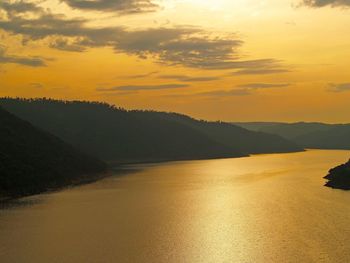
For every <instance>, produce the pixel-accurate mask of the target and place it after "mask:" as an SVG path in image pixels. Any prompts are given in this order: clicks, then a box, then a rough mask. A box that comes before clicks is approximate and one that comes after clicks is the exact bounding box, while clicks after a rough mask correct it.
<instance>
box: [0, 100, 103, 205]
mask: <svg viewBox="0 0 350 263" xmlns="http://www.w3.org/2000/svg"><path fill="white" fill-rule="evenodd" d="M105 168H106V166H105V164H104V163H103V162H101V161H98V160H96V159H95V158H92V157H89V156H87V155H85V154H83V153H80V152H78V151H77V150H75V149H74V148H73V147H72V146H70V145H68V144H66V143H64V142H63V141H61V140H60V139H58V138H57V137H55V136H53V135H50V134H48V133H46V132H43V131H41V130H39V129H37V128H35V127H34V126H32V125H31V124H30V123H28V122H27V121H23V120H21V119H19V118H17V117H15V116H14V115H12V114H10V113H8V112H7V111H5V110H4V109H2V108H1V107H0V199H1V197H10V196H22V195H28V194H34V193H39V192H42V191H45V190H47V189H54V188H57V187H61V186H65V185H67V184H71V183H77V182H79V181H82V180H87V179H88V178H92V177H95V176H96V175H97V173H101V172H104V171H105Z"/></svg>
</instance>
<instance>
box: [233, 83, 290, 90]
mask: <svg viewBox="0 0 350 263" xmlns="http://www.w3.org/2000/svg"><path fill="white" fill-rule="evenodd" d="M288 86H290V84H289V83H248V84H242V85H238V86H237V87H238V88H246V89H267V88H284V87H288Z"/></svg>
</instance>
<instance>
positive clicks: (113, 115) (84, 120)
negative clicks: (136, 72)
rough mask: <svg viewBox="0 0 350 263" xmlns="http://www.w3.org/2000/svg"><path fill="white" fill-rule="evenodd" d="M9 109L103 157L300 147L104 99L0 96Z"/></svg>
mask: <svg viewBox="0 0 350 263" xmlns="http://www.w3.org/2000/svg"><path fill="white" fill-rule="evenodd" d="M0 105H2V106H3V107H4V108H6V109H7V110H8V111H10V112H12V113H13V114H15V115H17V116H19V117H21V118H23V119H25V120H28V121H29V122H31V123H33V124H34V125H36V126H38V127H40V128H42V129H44V130H46V131H49V132H50V133H52V134H55V135H56V136H58V137H60V138H62V139H63V140H65V141H66V142H69V143H71V144H72V145H74V146H76V147H78V148H79V149H81V150H83V151H86V152H88V153H90V154H95V155H97V156H98V157H100V158H102V159H104V160H107V161H119V162H128V161H130V162H133V161H152V160H180V159H202V158H219V157H240V156H246V155H248V154H251V153H272V152H291V151H300V150H302V149H301V148H300V147H298V146H296V145H295V144H294V143H292V142H290V141H288V140H286V139H283V138H281V137H279V136H275V135H268V134H264V133H256V132H252V131H248V130H246V129H243V128H240V127H237V126H235V125H232V124H228V123H221V122H206V121H199V120H195V119H192V118H190V117H188V116H185V115H180V114H176V113H164V112H154V111H128V110H124V109H121V108H117V107H114V106H111V105H108V104H105V103H97V102H84V101H59V100H51V99H29V100H28V99H11V98H2V99H0Z"/></svg>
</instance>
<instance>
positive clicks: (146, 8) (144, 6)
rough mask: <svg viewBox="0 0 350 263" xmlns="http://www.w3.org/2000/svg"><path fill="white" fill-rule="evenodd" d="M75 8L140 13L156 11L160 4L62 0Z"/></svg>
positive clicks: (147, 0)
mask: <svg viewBox="0 0 350 263" xmlns="http://www.w3.org/2000/svg"><path fill="white" fill-rule="evenodd" d="M61 1H63V2H65V3H66V4H67V5H69V6H70V7H72V8H74V9H81V10H89V11H100V12H117V13H120V14H138V13H146V12H154V11H156V10H158V8H159V6H158V5H157V4H155V3H153V2H152V1H150V0H93V1H92V0H61Z"/></svg>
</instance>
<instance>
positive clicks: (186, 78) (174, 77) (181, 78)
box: [158, 75, 220, 82]
mask: <svg viewBox="0 0 350 263" xmlns="http://www.w3.org/2000/svg"><path fill="white" fill-rule="evenodd" d="M158 77H159V78H161V79H172V80H178V81H183V82H206V81H214V80H219V79H220V78H219V77H190V76H186V75H160V76H158Z"/></svg>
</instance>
